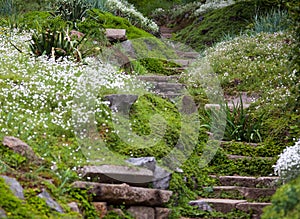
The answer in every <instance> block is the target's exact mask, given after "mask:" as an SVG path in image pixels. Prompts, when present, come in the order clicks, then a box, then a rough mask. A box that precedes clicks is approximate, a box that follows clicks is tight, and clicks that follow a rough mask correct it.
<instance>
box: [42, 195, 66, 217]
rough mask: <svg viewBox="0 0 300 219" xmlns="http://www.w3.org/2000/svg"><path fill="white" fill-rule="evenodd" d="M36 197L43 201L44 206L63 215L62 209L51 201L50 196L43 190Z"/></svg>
mask: <svg viewBox="0 0 300 219" xmlns="http://www.w3.org/2000/svg"><path fill="white" fill-rule="evenodd" d="M38 197H40V198H42V199H45V201H46V204H47V205H48V206H49V207H50V208H51V209H53V210H55V211H57V212H59V213H64V210H63V209H62V207H61V206H60V205H59V204H58V203H57V202H56V201H54V200H53V199H52V197H51V195H50V194H49V193H48V192H47V191H46V190H44V189H43V191H42V192H41V193H40V194H38Z"/></svg>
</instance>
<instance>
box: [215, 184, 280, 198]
mask: <svg viewBox="0 0 300 219" xmlns="http://www.w3.org/2000/svg"><path fill="white" fill-rule="evenodd" d="M275 191H276V190H275V189H273V188H250V187H240V186H214V187H213V197H214V198H222V195H224V194H225V195H226V196H228V195H230V196H232V197H241V198H242V199H252V200H255V199H261V198H270V197H271V196H272V195H273V194H274V193H275Z"/></svg>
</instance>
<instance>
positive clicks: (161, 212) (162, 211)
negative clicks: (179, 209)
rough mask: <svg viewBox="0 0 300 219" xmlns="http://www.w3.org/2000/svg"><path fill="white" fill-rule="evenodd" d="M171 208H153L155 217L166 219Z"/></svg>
mask: <svg viewBox="0 0 300 219" xmlns="http://www.w3.org/2000/svg"><path fill="white" fill-rule="evenodd" d="M170 213H171V210H170V209H169V208H159V207H156V208H155V219H168V218H169V215H170Z"/></svg>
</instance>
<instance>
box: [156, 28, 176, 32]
mask: <svg viewBox="0 0 300 219" xmlns="http://www.w3.org/2000/svg"><path fill="white" fill-rule="evenodd" d="M159 31H160V32H161V33H173V32H174V30H173V29H172V28H169V27H160V28H159Z"/></svg>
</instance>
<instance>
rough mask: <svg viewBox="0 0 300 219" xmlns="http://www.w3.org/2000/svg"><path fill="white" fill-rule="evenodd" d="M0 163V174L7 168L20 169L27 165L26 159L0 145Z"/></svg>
mask: <svg viewBox="0 0 300 219" xmlns="http://www.w3.org/2000/svg"><path fill="white" fill-rule="evenodd" d="M0 161H1V163H2V165H3V167H2V168H1V169H2V170H1V169H0V172H2V171H3V172H6V171H7V167H8V168H15V169H21V168H22V167H24V166H25V164H27V159H26V157H23V156H21V155H19V154H16V153H14V152H13V151H12V150H11V149H10V148H8V147H5V146H3V145H2V144H0Z"/></svg>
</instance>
